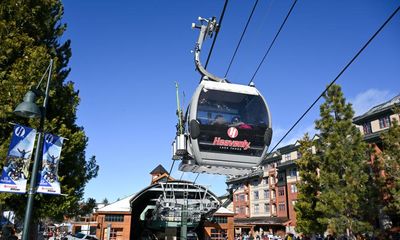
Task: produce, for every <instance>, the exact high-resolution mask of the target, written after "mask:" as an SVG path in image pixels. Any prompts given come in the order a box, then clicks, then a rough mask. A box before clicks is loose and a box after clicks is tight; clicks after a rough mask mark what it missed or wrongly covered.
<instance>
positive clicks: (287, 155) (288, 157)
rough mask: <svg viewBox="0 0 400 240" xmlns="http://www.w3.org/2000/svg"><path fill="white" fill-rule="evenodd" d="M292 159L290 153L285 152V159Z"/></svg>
mask: <svg viewBox="0 0 400 240" xmlns="http://www.w3.org/2000/svg"><path fill="white" fill-rule="evenodd" d="M290 159H291V156H290V153H288V154H285V161H289V160H290Z"/></svg>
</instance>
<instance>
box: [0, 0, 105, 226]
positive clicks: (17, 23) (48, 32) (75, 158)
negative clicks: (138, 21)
mask: <svg viewBox="0 0 400 240" xmlns="http://www.w3.org/2000/svg"><path fill="white" fill-rule="evenodd" d="M62 16H63V6H62V4H61V2H60V0H2V1H0V157H1V158H2V159H5V156H6V153H7V149H8V146H9V143H10V137H11V132H12V126H10V125H9V123H8V122H18V123H20V124H23V125H27V126H31V127H33V128H37V127H38V125H39V121H38V120H37V119H23V118H20V117H16V116H14V115H13V113H12V111H13V110H14V109H15V107H16V106H17V105H18V103H20V102H21V101H22V98H23V96H24V95H25V93H26V92H27V91H28V89H30V87H32V86H36V85H37V84H38V81H39V80H40V78H41V77H42V75H43V73H44V71H45V69H46V68H47V66H48V64H49V60H50V59H53V60H54V67H53V72H52V81H51V83H50V93H49V95H50V96H49V103H48V109H47V114H46V122H45V129H44V130H45V131H46V132H50V133H53V134H56V135H59V136H62V137H65V138H68V139H69V140H68V141H66V142H65V144H64V147H63V151H62V155H61V159H60V165H59V172H58V173H59V180H60V183H61V191H62V193H64V194H65V196H51V195H44V194H43V195H42V194H36V195H35V203H34V212H33V218H34V219H36V220H37V219H39V218H43V217H46V216H47V217H50V218H52V219H55V220H62V219H63V217H64V216H65V215H76V214H78V210H79V202H80V201H81V199H82V196H83V194H84V188H85V185H86V183H87V182H88V181H89V180H90V179H91V178H93V177H96V176H97V171H98V165H97V164H96V159H95V158H94V157H92V158H91V159H90V160H89V161H86V160H85V148H86V145H87V141H88V139H87V137H86V136H85V133H84V131H83V128H82V127H80V126H77V124H76V123H75V121H76V110H77V106H78V104H79V101H80V99H79V95H78V91H76V90H75V89H74V84H73V83H72V82H66V78H67V76H68V73H69V72H70V69H69V68H68V61H69V58H70V57H71V48H70V41H69V40H67V41H64V42H61V40H60V39H61V37H62V35H63V33H64V31H65V30H66V24H64V23H62V22H61V19H62ZM38 103H39V104H40V99H39V101H38ZM3 164H4V163H2V164H1V165H3ZM1 167H2V166H1ZM0 203H2V204H3V209H4V208H7V209H11V210H14V211H15V212H16V214H17V216H19V217H20V218H23V215H24V211H25V206H26V195H19V194H3V193H2V194H0Z"/></svg>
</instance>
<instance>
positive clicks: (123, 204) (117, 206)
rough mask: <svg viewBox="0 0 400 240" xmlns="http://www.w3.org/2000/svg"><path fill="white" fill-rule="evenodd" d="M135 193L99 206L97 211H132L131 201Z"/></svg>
mask: <svg viewBox="0 0 400 240" xmlns="http://www.w3.org/2000/svg"><path fill="white" fill-rule="evenodd" d="M133 196H135V194H132V195H129V196H127V197H125V198H123V199H121V200H118V201H116V202H113V203H111V204H108V205H106V206H104V207H102V208H99V209H98V210H97V212H131V206H130V203H129V201H130V200H131V198H132V197H133Z"/></svg>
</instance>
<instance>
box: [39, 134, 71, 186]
mask: <svg viewBox="0 0 400 240" xmlns="http://www.w3.org/2000/svg"><path fill="white" fill-rule="evenodd" d="M63 141H64V138H62V137H59V136H56V135H52V134H50V133H46V134H45V135H44V144H43V159H42V167H41V170H40V174H39V181H38V189H37V191H36V192H38V193H47V194H61V187H60V182H59V180H58V164H59V162H60V157H61V149H62V144H63Z"/></svg>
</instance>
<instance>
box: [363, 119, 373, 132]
mask: <svg viewBox="0 0 400 240" xmlns="http://www.w3.org/2000/svg"><path fill="white" fill-rule="evenodd" d="M363 131H364V134H369V133H372V129H371V122H367V123H364V124H363Z"/></svg>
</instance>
